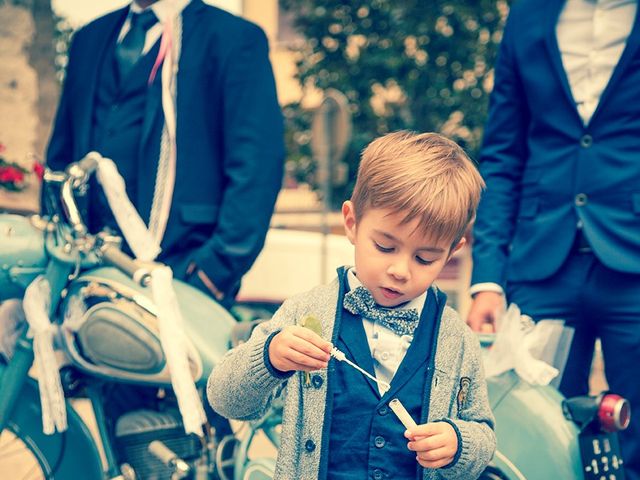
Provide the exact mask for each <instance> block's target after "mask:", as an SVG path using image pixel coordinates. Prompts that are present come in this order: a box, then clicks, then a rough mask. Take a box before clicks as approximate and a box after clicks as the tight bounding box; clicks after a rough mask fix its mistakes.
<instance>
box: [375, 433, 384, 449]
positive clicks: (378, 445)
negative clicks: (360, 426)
mask: <svg viewBox="0 0 640 480" xmlns="http://www.w3.org/2000/svg"><path fill="white" fill-rule="evenodd" d="M373 444H374V445H375V446H376V448H383V447H384V446H385V445H386V444H387V441H386V440H385V439H384V437H381V436H380V435H378V436H377V437H376V438H375V439H374V440H373Z"/></svg>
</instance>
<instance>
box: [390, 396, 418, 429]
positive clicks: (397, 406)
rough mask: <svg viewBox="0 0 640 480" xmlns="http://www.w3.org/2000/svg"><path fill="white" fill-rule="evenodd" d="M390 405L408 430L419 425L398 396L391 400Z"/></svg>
mask: <svg viewBox="0 0 640 480" xmlns="http://www.w3.org/2000/svg"><path fill="white" fill-rule="evenodd" d="M389 407H390V408H391V410H393V413H395V414H396V417H398V419H399V420H400V421H401V422H402V424H403V425H404V427H405V428H406V429H407V430H411V429H413V428H415V427H417V426H418V424H417V423H416V422H415V421H414V420H413V418H411V415H409V412H407V409H406V408H404V405H402V402H401V401H400V400H398V399H397V398H394V399H393V400H391V401H390V402H389Z"/></svg>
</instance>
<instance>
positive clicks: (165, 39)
mask: <svg viewBox="0 0 640 480" xmlns="http://www.w3.org/2000/svg"><path fill="white" fill-rule="evenodd" d="M172 37H173V35H172V34H171V22H170V21H167V22H165V24H164V29H163V30H162V38H161V39H160V50H158V55H157V56H156V61H155V63H154V64H153V68H152V69H151V73H150V74H149V81H148V82H147V84H148V85H149V86H151V84H152V83H153V81H154V80H155V78H156V74H157V73H158V69H159V68H160V65H162V62H164V59H165V57H166V56H167V52H169V51H171V39H172Z"/></svg>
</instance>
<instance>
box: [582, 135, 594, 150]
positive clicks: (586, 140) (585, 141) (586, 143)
mask: <svg viewBox="0 0 640 480" xmlns="http://www.w3.org/2000/svg"><path fill="white" fill-rule="evenodd" d="M591 145H593V137H592V136H591V135H589V134H586V135H583V136H582V138H581V139H580V146H581V147H582V148H589V147H590V146H591Z"/></svg>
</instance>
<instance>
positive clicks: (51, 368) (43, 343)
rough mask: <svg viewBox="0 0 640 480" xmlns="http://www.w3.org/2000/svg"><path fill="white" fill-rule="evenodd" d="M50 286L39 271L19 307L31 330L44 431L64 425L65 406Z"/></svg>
mask: <svg viewBox="0 0 640 480" xmlns="http://www.w3.org/2000/svg"><path fill="white" fill-rule="evenodd" d="M50 302H51V286H50V285H49V282H48V281H47V279H46V278H44V277H43V276H42V275H39V276H38V277H36V279H35V280H34V281H33V282H31V283H30V284H29V286H28V287H27V289H26V291H25V294H24V300H23V307H24V313H25V317H26V319H27V322H28V323H29V327H30V329H31V333H32V334H33V351H34V355H35V364H36V369H37V374H38V384H39V387H40V388H39V390H40V404H41V405H42V430H43V432H44V433H45V434H46V435H52V434H54V433H55V432H56V430H57V431H58V432H64V431H65V430H66V429H67V410H66V405H65V400H64V391H63V390H62V383H61V382H60V370H59V368H58V361H57V359H56V356H55V353H54V350H53V337H54V335H55V333H56V327H55V326H54V325H53V324H52V323H51V321H50V320H49V314H48V312H49V306H50Z"/></svg>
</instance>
